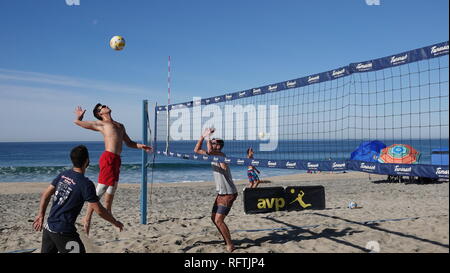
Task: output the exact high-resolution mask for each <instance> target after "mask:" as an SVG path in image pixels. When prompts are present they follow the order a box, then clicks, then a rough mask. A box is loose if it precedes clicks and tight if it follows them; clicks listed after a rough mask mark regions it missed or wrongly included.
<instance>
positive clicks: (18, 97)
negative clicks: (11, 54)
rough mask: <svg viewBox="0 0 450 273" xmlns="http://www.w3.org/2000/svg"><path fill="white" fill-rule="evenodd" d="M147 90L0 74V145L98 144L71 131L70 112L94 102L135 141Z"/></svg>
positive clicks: (62, 78)
mask: <svg viewBox="0 0 450 273" xmlns="http://www.w3.org/2000/svg"><path fill="white" fill-rule="evenodd" d="M149 93H151V90H148V89H146V88H142V87H138V86H130V85H126V84H121V83H115V82H109V81H108V82H106V81H98V80H92V79H85V78H77V77H71V76H65V75H55V74H48V73H41V72H32V71H19V70H11V69H4V68H0V97H1V99H0V127H1V128H0V141H55V140H61V141H66V140H77V139H79V140H99V139H98V136H97V134H95V133H94V132H89V131H88V130H80V128H77V126H74V125H73V122H72V121H73V118H74V113H73V111H74V109H75V107H76V106H78V105H80V106H82V107H83V108H85V109H87V110H88V111H87V114H86V115H85V119H86V120H92V119H93V117H92V113H91V107H93V105H95V103H97V102H102V103H105V104H107V105H110V106H111V107H112V109H113V113H114V114H113V116H114V118H116V119H117V120H118V121H120V122H123V123H124V124H126V126H127V131H128V132H129V135H130V137H132V138H138V137H139V136H140V134H141V133H140V131H141V129H140V125H141V123H140V120H137V119H140V117H141V104H142V99H144V98H147V97H148V94H149Z"/></svg>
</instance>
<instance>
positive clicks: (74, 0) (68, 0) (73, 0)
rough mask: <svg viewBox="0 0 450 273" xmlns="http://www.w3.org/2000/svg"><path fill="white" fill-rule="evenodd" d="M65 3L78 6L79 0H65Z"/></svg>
mask: <svg viewBox="0 0 450 273" xmlns="http://www.w3.org/2000/svg"><path fill="white" fill-rule="evenodd" d="M66 5H68V6H79V5H80V0H66Z"/></svg>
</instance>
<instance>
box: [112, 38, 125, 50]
mask: <svg viewBox="0 0 450 273" xmlns="http://www.w3.org/2000/svg"><path fill="white" fill-rule="evenodd" d="M109 46H110V47H111V48H112V49H114V50H122V49H123V48H124V47H125V39H124V38H123V37H122V36H114V37H112V38H111V40H110V41H109Z"/></svg>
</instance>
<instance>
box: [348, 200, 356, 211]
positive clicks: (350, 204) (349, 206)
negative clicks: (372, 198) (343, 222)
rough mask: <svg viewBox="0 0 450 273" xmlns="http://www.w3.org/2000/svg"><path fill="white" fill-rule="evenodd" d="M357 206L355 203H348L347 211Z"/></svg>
mask: <svg viewBox="0 0 450 273" xmlns="http://www.w3.org/2000/svg"><path fill="white" fill-rule="evenodd" d="M357 206H358V204H356V202H354V201H351V202H350V203H348V208H349V209H354V208H356V207H357Z"/></svg>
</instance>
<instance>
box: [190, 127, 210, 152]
mask: <svg viewBox="0 0 450 273" xmlns="http://www.w3.org/2000/svg"><path fill="white" fill-rule="evenodd" d="M210 134H212V132H211V129H206V130H205V131H204V132H203V134H202V135H201V136H200V139H199V140H198V141H197V144H196V145H195V147H194V153H197V154H202V155H206V154H209V153H210V152H211V150H212V149H211V143H209V137H208V139H207V140H206V141H207V143H206V146H207V149H208V150H207V151H205V150H203V149H202V146H203V141H204V140H205V138H206V137H207V136H209V135H210Z"/></svg>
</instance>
